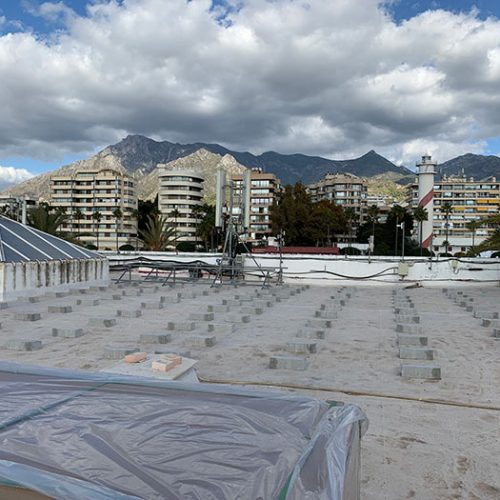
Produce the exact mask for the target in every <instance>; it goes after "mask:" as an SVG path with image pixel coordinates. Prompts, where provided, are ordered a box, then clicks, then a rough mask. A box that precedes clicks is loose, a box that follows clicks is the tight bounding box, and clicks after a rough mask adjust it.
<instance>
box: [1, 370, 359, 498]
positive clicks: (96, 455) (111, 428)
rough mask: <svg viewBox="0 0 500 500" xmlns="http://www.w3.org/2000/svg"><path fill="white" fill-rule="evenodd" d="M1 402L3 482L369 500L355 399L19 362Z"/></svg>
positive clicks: (53, 493) (72, 494)
mask: <svg viewBox="0 0 500 500" xmlns="http://www.w3.org/2000/svg"><path fill="white" fill-rule="evenodd" d="M0 401H1V404H0V483H3V484H7V485H12V484H15V485H18V486H22V487H25V488H28V489H31V490H34V491H37V492H39V493H43V494H45V495H47V496H50V497H53V498H60V499H65V500H66V499H79V500H80V499H83V498H89V499H90V498H91V499H93V500H101V499H102V500H104V499H106V500H107V499H130V498H147V499H177V498H183V499H184V498H188V499H203V500H211V499H214V500H215V499H217V500H222V499H228V500H229V499H231V500H232V499H266V500H267V499H272V498H283V499H285V498H286V499H294V500H295V499H296V500H299V499H300V500H307V499H325V500H326V499H329V500H330V499H333V500H337V499H338V500H341V499H342V500H351V499H355V498H359V467H360V465H359V453H360V450H359V448H360V438H361V435H362V433H363V432H364V430H365V428H366V425H367V420H366V417H365V416H364V414H363V412H362V411H361V410H360V409H359V408H358V407H356V406H353V405H346V406H338V407H332V408H330V407H329V405H327V404H326V403H325V402H322V401H319V400H316V399H313V398H308V397H303V396H295V395H290V394H284V393H279V392H263V391H254V390H242V389H239V388H234V387H231V386H211V385H210V386H206V385H204V384H186V383H182V382H165V381H156V380H150V379H141V378H137V377H124V376H115V375H110V374H101V373H83V372H74V371H69V370H58V369H44V368H40V367H28V366H25V365H17V364H15V363H0Z"/></svg>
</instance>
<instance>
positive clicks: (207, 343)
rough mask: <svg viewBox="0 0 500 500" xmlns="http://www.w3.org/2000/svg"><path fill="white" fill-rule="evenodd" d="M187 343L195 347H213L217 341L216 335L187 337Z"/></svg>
mask: <svg viewBox="0 0 500 500" xmlns="http://www.w3.org/2000/svg"><path fill="white" fill-rule="evenodd" d="M186 343H187V344H189V345H191V346H193V347H213V346H214V345H215V343H216V337H215V336H214V335H193V336H191V337H188V338H187V339H186Z"/></svg>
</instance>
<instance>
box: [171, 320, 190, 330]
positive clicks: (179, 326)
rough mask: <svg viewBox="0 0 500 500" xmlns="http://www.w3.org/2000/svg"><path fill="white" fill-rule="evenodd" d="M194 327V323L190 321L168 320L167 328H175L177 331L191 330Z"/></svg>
mask: <svg viewBox="0 0 500 500" xmlns="http://www.w3.org/2000/svg"><path fill="white" fill-rule="evenodd" d="M195 328H196V323H193V322H192V321H169V322H168V323H167V330H170V331H171V330H176V331H179V332H192V331H193V330H194V329H195Z"/></svg>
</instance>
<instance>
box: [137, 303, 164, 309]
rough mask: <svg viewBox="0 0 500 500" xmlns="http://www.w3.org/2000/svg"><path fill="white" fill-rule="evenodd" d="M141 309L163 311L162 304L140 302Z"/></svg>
mask: <svg viewBox="0 0 500 500" xmlns="http://www.w3.org/2000/svg"><path fill="white" fill-rule="evenodd" d="M141 307H142V309H163V308H164V307H165V303H164V302H141Z"/></svg>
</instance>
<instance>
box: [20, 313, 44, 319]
mask: <svg viewBox="0 0 500 500" xmlns="http://www.w3.org/2000/svg"><path fill="white" fill-rule="evenodd" d="M14 318H15V319H17V320H18V321H38V320H40V319H42V316H41V314H40V313H29V312H18V313H16V314H15V315H14Z"/></svg>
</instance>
